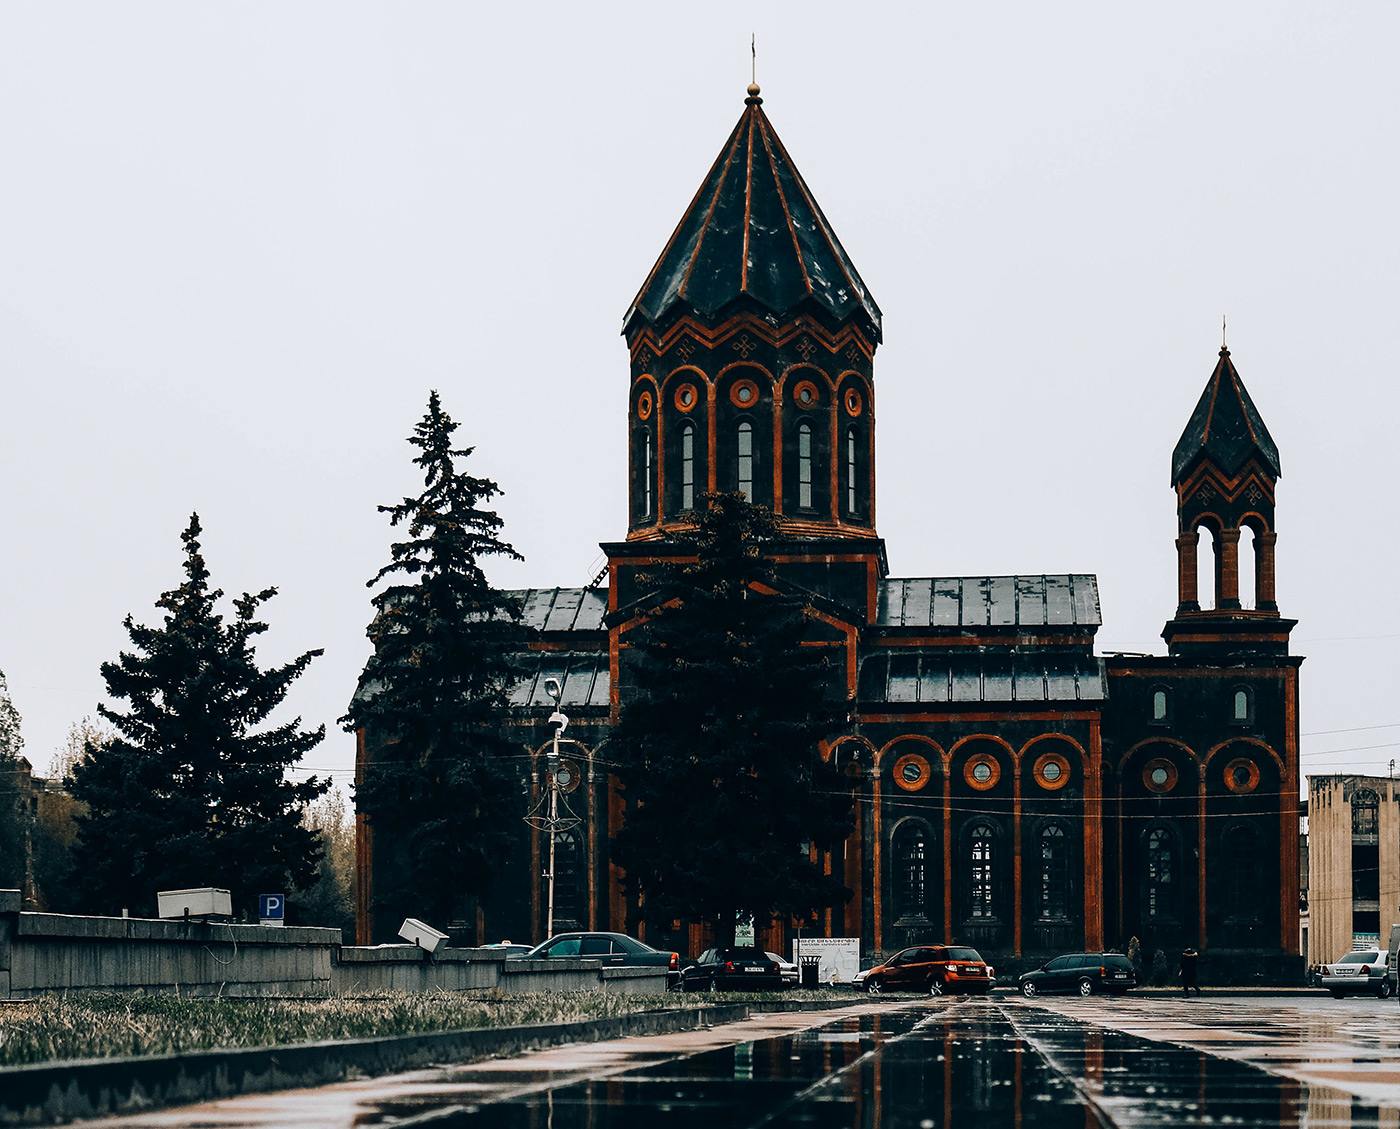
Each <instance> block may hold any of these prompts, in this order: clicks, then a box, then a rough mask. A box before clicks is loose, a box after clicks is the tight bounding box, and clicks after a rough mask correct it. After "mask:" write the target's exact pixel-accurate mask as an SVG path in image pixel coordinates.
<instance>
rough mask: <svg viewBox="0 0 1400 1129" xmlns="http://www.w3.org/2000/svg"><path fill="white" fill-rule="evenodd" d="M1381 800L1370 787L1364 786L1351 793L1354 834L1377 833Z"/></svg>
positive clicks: (1352, 830) (1352, 828)
mask: <svg viewBox="0 0 1400 1129" xmlns="http://www.w3.org/2000/svg"><path fill="white" fill-rule="evenodd" d="M1380 806H1381V800H1380V797H1379V796H1378V795H1376V793H1375V792H1373V791H1371V789H1369V788H1362V789H1360V790H1358V791H1356V792H1353V793H1352V795H1351V833H1352V834H1353V835H1375V834H1377V830H1378V827H1379V819H1378V816H1379V812H1380Z"/></svg>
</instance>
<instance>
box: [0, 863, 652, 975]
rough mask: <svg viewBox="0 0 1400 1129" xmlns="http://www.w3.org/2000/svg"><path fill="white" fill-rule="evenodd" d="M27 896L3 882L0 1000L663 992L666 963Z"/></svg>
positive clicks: (1, 896) (0, 898)
mask: <svg viewBox="0 0 1400 1129" xmlns="http://www.w3.org/2000/svg"><path fill="white" fill-rule="evenodd" d="M20 904H21V903H20V895H19V891H18V890H0V999H24V998H26V997H30V996H40V995H45V994H48V993H50V992H64V991H88V992H95V991H118V992H152V993H156V992H164V993H179V994H181V995H187V996H219V995H222V996H234V997H239V996H328V995H343V994H353V993H359V992H371V991H385V990H400V991H409V992H427V991H435V990H442V991H451V992H460V991H467V990H469V989H483V988H496V989H500V990H502V991H506V992H544V991H552V992H570V991H582V990H589V989H592V990H597V989H601V990H603V991H605V992H615V993H624V994H634V993H645V992H664V991H665V990H666V970H665V969H662V968H606V969H605V968H603V967H602V965H601V963H600V962H598V961H596V960H586V959H575V960H566V961H522V960H512V961H507V960H505V958H504V957H503V956H502V955H501V954H500V953H499V952H498V951H495V950H491V949H444V950H442V951H440V952H438V953H436V954H434V955H433V956H431V957H429V955H428V954H427V953H425V952H423V951H422V950H421V949H418V948H415V947H414V946H413V945H380V946H377V947H374V948H353V947H350V946H342V945H341V944H340V939H341V938H340V931H339V930H338V929H316V928H305V927H300V928H292V927H288V928H270V927H266V926H261V925H225V924H222V923H208V924H206V923H203V922H196V921H158V920H151V919H148V918H125V917H76V916H69V915H65V914H52V913H22V912H20Z"/></svg>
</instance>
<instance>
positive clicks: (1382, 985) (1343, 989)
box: [1321, 949, 1390, 1000]
mask: <svg viewBox="0 0 1400 1129" xmlns="http://www.w3.org/2000/svg"><path fill="white" fill-rule="evenodd" d="M1388 955H1389V954H1388V953H1385V952H1382V951H1381V950H1379V949H1357V950H1355V951H1354V952H1350V953H1347V955H1346V956H1344V957H1342V959H1341V960H1339V961H1337V962H1336V963H1335V964H1324V965H1323V966H1322V981H1321V983H1322V987H1323V988H1324V989H1326V990H1327V991H1329V992H1331V993H1332V995H1334V996H1336V997H1337V999H1339V1000H1340V999H1341V998H1342V997H1343V996H1345V995H1347V994H1349V993H1352V992H1364V993H1365V994H1366V995H1368V996H1379V997H1380V998H1381V999H1385V998H1386V997H1387V996H1388V995H1390V978H1389V977H1388V976H1387V975H1386V958H1387V957H1388Z"/></svg>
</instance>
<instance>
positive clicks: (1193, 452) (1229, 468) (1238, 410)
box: [1172, 347, 1281, 486]
mask: <svg viewBox="0 0 1400 1129" xmlns="http://www.w3.org/2000/svg"><path fill="white" fill-rule="evenodd" d="M1251 457H1254V458H1257V459H1258V460H1259V461H1260V463H1262V464H1263V466H1264V468H1265V469H1266V470H1267V471H1268V472H1269V473H1270V474H1272V475H1273V476H1274V477H1275V478H1279V477H1281V472H1280V470H1279V462H1278V448H1277V447H1276V446H1274V440H1273V437H1272V436H1271V435H1270V434H1269V429H1268V428H1267V427H1265V426H1264V420H1263V419H1262V418H1261V417H1260V415H1259V409H1258V408H1256V407H1255V406H1254V401H1253V400H1251V399H1250V398H1249V393H1248V392H1246V391H1245V388H1244V382H1243V381H1242V380H1240V374H1239V373H1238V372H1236V371H1235V366H1234V363H1233V362H1232V361H1231V360H1230V350H1229V349H1226V348H1223V347H1222V348H1221V350H1220V361H1219V363H1217V364H1216V366H1215V371H1214V372H1213V373H1211V375H1210V380H1209V381H1207V382H1206V390H1205V391H1204V392H1202V393H1201V398H1200V400H1199V401H1198V402H1197V403H1196V410H1195V411H1193V412H1192V413H1191V419H1190V421H1189V422H1188V423H1187V424H1186V430H1185V431H1183V432H1182V433H1181V438H1180V439H1178V440H1177V441H1176V449H1175V450H1174V451H1173V452H1172V485H1173V486H1176V485H1178V484H1179V483H1180V482H1181V481H1182V479H1184V478H1185V477H1186V474H1187V472H1188V471H1190V470H1191V469H1192V468H1193V467H1194V466H1195V464H1196V462H1197V461H1198V460H1199V459H1202V458H1208V459H1210V460H1211V462H1213V463H1215V465H1216V466H1218V467H1219V468H1220V469H1221V470H1222V471H1223V472H1224V473H1225V474H1234V473H1235V471H1237V470H1239V469H1240V468H1241V467H1242V466H1244V464H1245V463H1247V462H1248V461H1249V459H1250V458H1251Z"/></svg>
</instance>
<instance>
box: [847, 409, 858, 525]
mask: <svg viewBox="0 0 1400 1129" xmlns="http://www.w3.org/2000/svg"><path fill="white" fill-rule="evenodd" d="M846 512H847V513H848V514H851V515H854V514H855V512H856V429H855V428H854V427H851V428H847V429H846Z"/></svg>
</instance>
